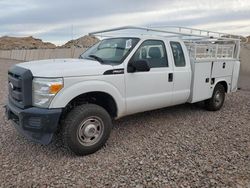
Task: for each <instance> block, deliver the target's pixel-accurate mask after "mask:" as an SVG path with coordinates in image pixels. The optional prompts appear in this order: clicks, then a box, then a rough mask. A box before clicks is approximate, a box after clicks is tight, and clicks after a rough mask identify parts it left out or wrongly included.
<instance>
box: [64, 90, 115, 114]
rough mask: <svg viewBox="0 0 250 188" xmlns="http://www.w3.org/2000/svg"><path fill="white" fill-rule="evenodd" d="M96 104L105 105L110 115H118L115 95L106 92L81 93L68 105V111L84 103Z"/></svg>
mask: <svg viewBox="0 0 250 188" xmlns="http://www.w3.org/2000/svg"><path fill="white" fill-rule="evenodd" d="M86 103H90V104H96V105H99V106H101V107H103V108H104V109H105V110H106V111H107V112H108V113H109V115H110V116H111V117H112V118H114V117H116V116H117V105H116V102H115V100H114V99H113V97H112V96H111V95H109V94H107V93H104V92H89V93H84V94H82V95H79V96H77V97H75V98H74V99H72V100H71V101H70V102H69V103H68V104H67V106H66V108H65V110H66V113H67V112H68V111H70V110H71V109H72V108H74V107H75V106H79V105H82V104H86Z"/></svg>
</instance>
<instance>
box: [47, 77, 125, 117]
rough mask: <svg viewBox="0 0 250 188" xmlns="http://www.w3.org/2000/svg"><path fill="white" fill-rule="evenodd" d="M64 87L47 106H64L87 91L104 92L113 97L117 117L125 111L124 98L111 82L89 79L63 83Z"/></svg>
mask: <svg viewBox="0 0 250 188" xmlns="http://www.w3.org/2000/svg"><path fill="white" fill-rule="evenodd" d="M65 84H66V85H64V88H63V89H62V90H61V91H60V92H59V93H58V94H57V95H56V96H55V97H54V99H53V100H52V102H51V104H50V107H49V108H64V107H66V105H67V104H68V103H69V102H70V101H71V100H72V99H74V98H75V97H77V96H79V95H82V94H84V93H89V92H104V93H107V94H109V95H111V96H112V97H113V99H114V100H115V102H116V105H117V110H118V112H117V115H118V117H121V116H123V114H125V112H126V102H125V98H124V97H123V96H122V94H121V93H120V92H119V90H118V89H117V88H116V87H115V86H113V85H112V84H110V83H108V82H105V81H99V80H90V81H82V82H78V83H75V84H70V83H67V82H66V83H65Z"/></svg>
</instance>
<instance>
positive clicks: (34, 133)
mask: <svg viewBox="0 0 250 188" xmlns="http://www.w3.org/2000/svg"><path fill="white" fill-rule="evenodd" d="M61 113H62V109H42V108H37V107H31V108H27V109H21V108H18V107H16V106H15V105H13V104H12V103H11V102H9V103H8V104H7V105H6V116H7V119H8V120H11V121H12V122H13V125H14V126H15V128H16V129H17V130H18V131H19V132H20V133H21V134H22V135H23V136H25V137H26V138H28V139H30V140H32V141H35V142H38V143H41V144H45V145H46V144H49V143H50V142H51V140H52V137H53V134H54V132H55V131H56V130H57V127H58V123H59V119H60V116H61Z"/></svg>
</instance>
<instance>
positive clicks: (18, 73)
mask: <svg viewBox="0 0 250 188" xmlns="http://www.w3.org/2000/svg"><path fill="white" fill-rule="evenodd" d="M32 77H33V76H32V73H31V72H30V70H28V69H25V68H22V67H19V66H13V67H11V68H10V69H9V72H8V84H9V100H10V102H12V103H14V104H15V105H16V106H18V107H19V108H23V109H24V108H27V107H29V106H31V105H32Z"/></svg>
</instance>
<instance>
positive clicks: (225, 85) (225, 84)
mask: <svg viewBox="0 0 250 188" xmlns="http://www.w3.org/2000/svg"><path fill="white" fill-rule="evenodd" d="M217 84H221V85H222V86H223V87H224V90H225V92H226V93H227V90H228V86H227V82H226V81H221V82H218V83H217Z"/></svg>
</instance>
